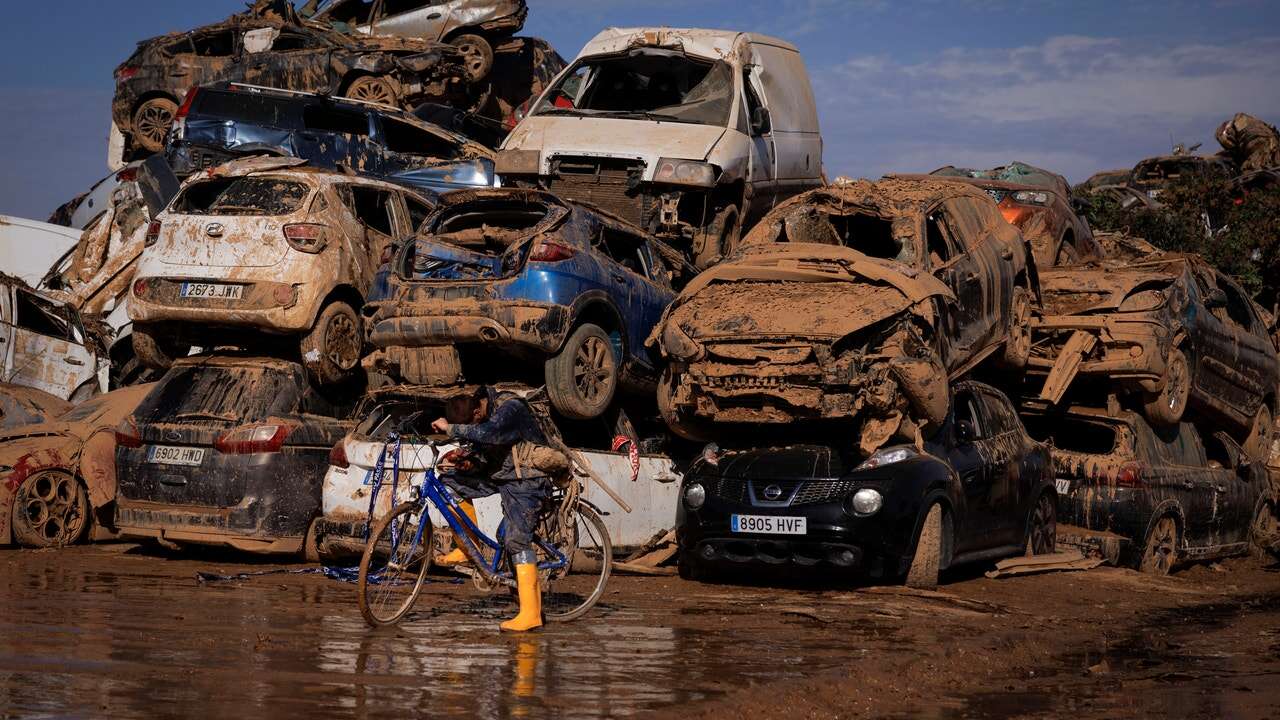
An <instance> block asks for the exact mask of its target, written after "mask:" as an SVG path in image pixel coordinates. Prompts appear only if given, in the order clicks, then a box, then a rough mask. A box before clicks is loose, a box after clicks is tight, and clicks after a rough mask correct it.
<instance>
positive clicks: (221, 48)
mask: <svg viewBox="0 0 1280 720" xmlns="http://www.w3.org/2000/svg"><path fill="white" fill-rule="evenodd" d="M236 32H237V30H236V28H234V27H225V26H224V27H221V28H219V29H215V30H208V31H206V32H199V33H196V34H194V35H192V36H191V38H190V42H189V43H182V44H179V45H175V46H174V47H173V49H174V50H176V53H175V54H174V58H173V59H174V62H173V63H171V64H170V66H169V78H170V81H171V82H172V83H173V85H174V86H175V87H176V88H179V89H181V90H183V91H185V90H186V89H188V88H192V87H196V86H200V85H208V84H210V83H215V82H221V81H224V80H226V81H232V82H240V81H243V80H244V65H243V63H241V62H239V58H238V57H237V55H236V49H237V42H238V39H237V37H236ZM179 97H181V95H179Z"/></svg>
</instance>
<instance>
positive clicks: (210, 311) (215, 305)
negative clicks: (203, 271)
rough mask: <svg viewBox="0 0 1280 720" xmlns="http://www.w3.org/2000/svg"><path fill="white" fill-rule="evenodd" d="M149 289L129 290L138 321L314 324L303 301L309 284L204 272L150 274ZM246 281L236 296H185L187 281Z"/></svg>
mask: <svg viewBox="0 0 1280 720" xmlns="http://www.w3.org/2000/svg"><path fill="white" fill-rule="evenodd" d="M145 280H146V285H147V288H146V292H145V294H143V295H141V296H140V295H138V294H137V292H136V284H135V288H134V289H132V290H131V291H130V294H129V318H130V319H131V320H133V321H134V322H140V323H162V322H163V323H177V322H181V323H189V324H191V325H206V326H216V327H240V328H253V329H256V330H264V331H267V332H275V333H281V334H297V333H303V332H306V331H308V330H310V329H311V323H312V321H313V320H314V319H315V312H314V311H313V309H312V308H311V307H309V306H307V305H306V304H304V303H303V302H302V298H303V295H304V290H305V286H304V285H299V284H292V283H281V282H270V281H262V282H258V281H250V282H246V281H238V280H235V281H233V280H229V279H217V278H210V279H201V278H181V279H180V278H172V279H170V278H146V279H145ZM190 281H194V282H209V283H216V284H237V285H244V286H245V288H244V294H243V295H242V296H241V297H240V298H239V299H237V300H218V299H203V298H202V299H191V298H183V297H181V292H182V284H183V283H184V282H190Z"/></svg>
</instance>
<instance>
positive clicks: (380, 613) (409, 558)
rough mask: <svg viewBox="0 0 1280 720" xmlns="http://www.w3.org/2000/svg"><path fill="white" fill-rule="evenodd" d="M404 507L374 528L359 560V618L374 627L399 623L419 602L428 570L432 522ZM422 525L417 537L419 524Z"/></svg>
mask: <svg viewBox="0 0 1280 720" xmlns="http://www.w3.org/2000/svg"><path fill="white" fill-rule="evenodd" d="M422 512H423V506H422V505H420V504H418V503H404V504H403V505H400V506H399V507H397V508H396V509H395V510H392V511H391V513H390V514H389V515H387V516H386V517H384V518H383V519H382V520H381V521H379V522H378V524H377V525H375V526H374V530H373V532H372V533H371V534H370V535H369V544H368V545H366V546H365V548H364V557H362V558H360V582H359V593H358V595H359V601H360V614H361V615H363V616H364V620H365V622H367V623H369V625H371V626H373V627H382V626H384V625H394V624H395V623H397V622H399V621H400V620H401V619H402V618H403V617H404V616H405V615H407V614H408V612H409V610H411V609H412V608H413V603H414V601H416V600H417V599H418V594H419V593H421V592H422V584H423V583H424V582H425V581H426V579H427V571H428V570H429V569H430V568H431V532H432V529H431V520H430V518H422V517H421V513H422ZM420 521H421V522H423V523H424V524H423V528H422V536H421V537H418V523H419V522H420Z"/></svg>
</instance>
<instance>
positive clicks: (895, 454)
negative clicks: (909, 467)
mask: <svg viewBox="0 0 1280 720" xmlns="http://www.w3.org/2000/svg"><path fill="white" fill-rule="evenodd" d="M919 455H920V453H918V452H916V451H915V450H914V449H913V448H909V447H898V448H886V449H884V450H878V451H876V453H875V454H874V455H872V456H871V457H869V458H867V459H866V460H865V461H863V463H862V464H861V465H859V466H858V469H859V470H871V469H873V468H878V467H884V466H885V465H895V464H897V463H900V462H902V461H904V460H910V459H911V458H913V457H918V456H919Z"/></svg>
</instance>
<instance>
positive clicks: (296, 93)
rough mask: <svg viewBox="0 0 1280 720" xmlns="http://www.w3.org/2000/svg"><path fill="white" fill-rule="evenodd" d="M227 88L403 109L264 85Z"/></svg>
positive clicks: (386, 108) (397, 110)
mask: <svg viewBox="0 0 1280 720" xmlns="http://www.w3.org/2000/svg"><path fill="white" fill-rule="evenodd" d="M228 87H233V88H239V89H241V90H251V91H253V92H259V93H260V92H269V93H276V94H278V95H292V96H294V97H314V98H327V99H329V100H341V101H342V102H348V103H355V104H356V105H367V106H369V107H374V108H378V109H380V110H391V111H393V112H398V113H402V112H404V110H403V109H401V108H398V107H396V106H394V105H383V104H382V103H376V102H370V101H368V100H357V99H356V98H349V97H343V96H341V95H321V94H320V93H312V92H302V91H301V90H285V89H283V88H273V87H266V86H265V85H250V84H249V83H238V82H233V83H228Z"/></svg>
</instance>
